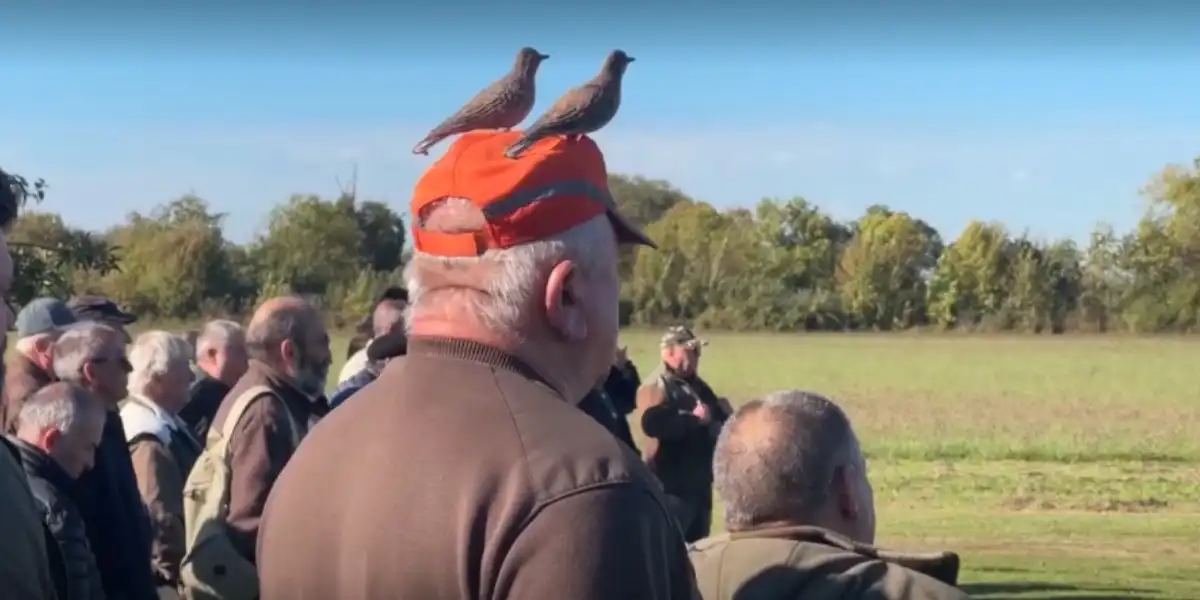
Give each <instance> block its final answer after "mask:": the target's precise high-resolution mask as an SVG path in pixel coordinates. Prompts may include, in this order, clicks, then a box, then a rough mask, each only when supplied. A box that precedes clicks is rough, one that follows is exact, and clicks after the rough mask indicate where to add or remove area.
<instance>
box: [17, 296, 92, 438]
mask: <svg viewBox="0 0 1200 600" xmlns="http://www.w3.org/2000/svg"><path fill="white" fill-rule="evenodd" d="M76 320H77V319H76V318H75V314H74V313H72V312H71V309H70V308H67V305H66V304H65V303H64V302H63V301H62V300H56V299H54V298H38V299H37V300H34V301H32V302H30V303H29V304H26V305H25V306H24V307H23V308H22V309H21V312H19V313H17V344H16V346H17V348H16V350H17V351H16V352H14V353H13V354H12V355H11V356H9V357H8V359H7V361H6V362H7V363H8V364H7V366H6V367H5V372H6V377H5V380H4V394H3V396H4V401H3V404H0V422H2V423H3V426H4V431H5V432H7V433H12V432H14V431H16V427H17V415H19V414H20V413H21V404H22V403H24V402H25V399H26V398H28V397H29V396H30V395H31V394H33V393H34V392H36V391H38V390H39V389H41V388H42V387H45V386H46V385H48V384H49V383H51V382H52V381H54V373H53V369H52V368H51V364H50V363H51V362H52V360H53V356H54V342H55V340H57V339H58V336H59V334H61V333H62V331H63V329H64V328H66V327H69V326H70V325H73V324H74V323H75V322H76Z"/></svg>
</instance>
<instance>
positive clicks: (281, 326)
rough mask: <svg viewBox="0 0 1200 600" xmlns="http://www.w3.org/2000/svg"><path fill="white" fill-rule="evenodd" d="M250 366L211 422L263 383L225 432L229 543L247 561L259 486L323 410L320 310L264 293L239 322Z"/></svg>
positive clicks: (270, 479)
mask: <svg viewBox="0 0 1200 600" xmlns="http://www.w3.org/2000/svg"><path fill="white" fill-rule="evenodd" d="M246 348H247V351H248V353H249V356H250V368H249V369H248V370H247V371H246V374H245V375H243V376H242V378H241V379H240V380H238V382H237V384H236V385H234V386H233V389H231V390H230V391H229V393H228V394H227V395H226V396H225V400H224V401H223V402H222V403H221V407H220V408H219V409H218V410H217V414H216V416H215V418H214V419H213V423H212V427H213V428H215V429H216V430H217V431H221V430H222V428H223V427H224V424H225V419H226V418H227V417H228V416H229V413H230V410H231V409H232V408H233V407H234V405H235V404H236V403H237V401H238V399H239V398H241V397H242V395H243V394H246V393H248V392H252V388H256V387H259V386H265V388H266V389H269V390H270V391H269V393H265V394H262V395H258V396H255V397H254V398H252V399H251V400H250V403H249V404H248V405H246V406H245V410H244V411H243V412H242V413H241V415H240V418H239V419H237V421H236V426H235V427H234V428H233V435H232V436H231V437H230V438H229V457H230V458H229V461H230V462H229V469H230V480H229V488H228V489H229V516H228V519H227V521H226V527H227V533H228V537H229V539H230V541H231V542H232V543H233V546H234V548H235V549H236V550H237V551H238V553H239V554H240V555H241V556H242V558H244V559H246V560H247V561H249V562H250V563H254V562H255V541H256V540H257V538H258V529H259V520H260V518H261V517H262V510H263V506H264V505H265V504H266V501H267V494H268V493H270V491H271V487H272V486H273V485H274V484H275V479H276V478H277V477H278V476H279V472H280V471H282V470H283V467H284V465H285V464H287V462H288V460H289V459H290V458H291V456H292V453H294V452H295V451H296V448H297V447H298V446H299V444H300V440H301V439H303V438H304V436H305V435H306V434H307V433H308V429H309V427H311V426H312V425H313V424H314V423H315V422H316V420H317V419H318V418H320V417H321V416H323V415H324V414H325V413H326V412H328V407H327V406H325V405H324V403H323V396H322V391H323V390H324V388H325V378H326V376H327V375H328V373H329V364H330V355H329V334H328V333H327V332H326V330H325V323H324V321H323V320H322V318H321V314H320V313H319V312H317V310H316V309H315V308H313V306H312V305H310V304H309V303H307V302H305V301H304V300H302V299H300V298H296V297H281V298H273V299H271V300H267V301H266V302H264V303H263V304H262V306H260V307H259V308H258V310H257V311H256V312H255V313H254V316H253V318H251V320H250V326H249V327H247V329H246Z"/></svg>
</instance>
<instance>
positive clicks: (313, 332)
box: [246, 296, 330, 395]
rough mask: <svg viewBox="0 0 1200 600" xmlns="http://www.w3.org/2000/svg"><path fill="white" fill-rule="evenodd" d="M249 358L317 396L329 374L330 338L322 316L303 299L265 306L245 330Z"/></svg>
mask: <svg viewBox="0 0 1200 600" xmlns="http://www.w3.org/2000/svg"><path fill="white" fill-rule="evenodd" d="M246 351H247V354H248V355H249V356H250V358H252V359H254V360H257V361H260V362H263V363H265V364H267V365H268V366H270V367H272V368H273V369H275V370H277V371H279V372H281V373H283V374H286V375H288V376H290V377H292V378H293V379H294V380H295V382H296V384H297V387H300V388H301V389H302V390H303V391H305V392H306V393H309V394H312V395H315V394H318V393H320V392H321V391H323V389H324V386H325V377H326V375H327V374H328V372H329V363H330V356H329V334H328V333H327V332H326V330H325V323H324V321H323V320H322V318H321V314H320V313H319V312H318V311H317V309H316V308H314V307H313V306H312V305H311V304H309V303H308V302H307V301H305V300H304V299H303V298H298V297H295V296H282V297H279V298H272V299H270V300H267V301H266V302H263V304H262V305H261V306H259V307H258V310H257V311H255V312H254V316H253V317H252V318H251V319H250V325H249V326H248V327H246Z"/></svg>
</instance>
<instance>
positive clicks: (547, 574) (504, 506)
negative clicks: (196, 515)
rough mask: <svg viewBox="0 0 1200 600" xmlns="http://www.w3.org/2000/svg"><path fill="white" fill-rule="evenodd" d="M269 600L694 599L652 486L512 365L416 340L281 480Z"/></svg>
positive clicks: (681, 553) (265, 599)
mask: <svg viewBox="0 0 1200 600" xmlns="http://www.w3.org/2000/svg"><path fill="white" fill-rule="evenodd" d="M258 544H259V547H258V548H259V549H258V568H259V575H260V577H261V579H262V587H261V593H262V596H261V597H262V600H303V599H311V600H326V599H328V598H338V599H339V600H389V599H397V600H398V599H402V598H425V599H429V600H436V599H439V598H481V599H483V598H487V599H492V600H501V599H513V600H516V599H524V600H547V599H551V598H570V599H571V600H593V599H594V600H600V599H604V600H609V599H614V598H630V599H633V598H636V599H638V600H691V599H693V598H694V594H695V580H694V577H693V575H692V570H691V566H690V564H689V562H688V559H687V553H686V548H685V546H684V544H683V539H682V535H681V534H680V532H679V530H678V528H677V527H676V526H675V525H674V524H673V522H672V520H671V516H670V515H669V513H668V512H667V509H666V508H665V502H664V499H663V496H662V495H661V493H660V492H659V490H658V486H657V482H656V481H655V480H654V478H653V476H652V475H651V474H650V473H649V471H647V470H646V468H645V467H644V466H643V465H642V464H641V461H640V460H639V459H638V457H637V456H636V455H634V454H633V453H632V452H631V451H630V450H629V448H627V447H625V446H624V445H623V444H622V443H621V442H620V441H618V440H617V439H616V438H614V437H613V436H612V435H610V434H609V433H608V432H607V431H605V430H604V428H603V427H601V426H600V425H599V424H597V423H596V422H595V421H593V420H592V419H591V418H589V417H588V416H587V415H586V414H584V413H583V412H582V411H580V410H579V409H577V408H576V407H575V406H574V404H573V403H571V402H567V401H564V400H563V398H562V397H561V396H560V395H559V394H558V393H557V392H555V390H553V389H552V388H551V387H550V386H548V385H547V384H546V383H545V382H544V380H543V379H542V378H541V377H539V376H538V375H537V374H536V373H534V372H533V371H532V370H531V369H530V368H529V367H528V366H526V365H525V364H523V363H522V362H521V361H519V360H518V359H516V358H514V357H513V356H510V355H508V354H505V353H504V352H501V351H499V350H496V349H494V348H490V347H487V346H483V345H481V344H477V343H474V342H468V341H464V340H452V339H446V338H413V339H412V340H410V342H409V352H408V355H407V357H405V358H402V359H398V360H395V361H392V362H391V363H389V365H388V366H387V368H386V369H385V370H384V371H383V373H382V374H381V375H380V377H379V379H377V380H376V382H375V383H374V384H372V385H370V386H368V387H366V388H364V389H363V390H362V391H361V392H359V394H358V396H357V397H356V398H355V401H354V402H350V403H347V404H346V405H345V406H343V407H341V408H339V409H338V410H336V411H334V412H333V413H331V414H330V416H329V417H328V418H326V419H325V420H324V421H323V422H322V423H321V426H320V427H318V428H316V429H315V430H314V431H313V432H312V433H311V435H310V436H309V437H308V438H306V440H305V442H304V444H303V445H302V446H301V447H300V450H299V451H298V452H297V453H296V455H295V456H293V457H292V461H291V462H290V463H289V464H288V467H287V469H286V470H285V471H284V473H283V475H281V476H280V478H279V480H278V481H277V482H276V486H275V491H274V493H273V494H272V495H271V499H270V502H269V503H268V506H267V510H266V513H265V515H264V517H263V521H262V526H261V529H260V534H259V540H258Z"/></svg>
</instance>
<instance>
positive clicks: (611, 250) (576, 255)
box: [404, 198, 618, 333]
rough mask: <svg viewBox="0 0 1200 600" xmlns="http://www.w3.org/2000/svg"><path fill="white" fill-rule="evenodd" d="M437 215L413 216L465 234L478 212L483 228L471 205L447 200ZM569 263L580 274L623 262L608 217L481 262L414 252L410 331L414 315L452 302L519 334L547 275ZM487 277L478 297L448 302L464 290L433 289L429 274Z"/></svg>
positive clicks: (408, 278)
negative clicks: (466, 223)
mask: <svg viewBox="0 0 1200 600" xmlns="http://www.w3.org/2000/svg"><path fill="white" fill-rule="evenodd" d="M432 213H433V214H430V215H428V216H426V215H413V218H422V219H426V220H428V221H429V223H428V224H427V225H426V227H427V228H428V229H430V230H434V231H443V232H462V231H470V230H472V229H476V228H477V227H470V226H463V225H464V224H463V223H462V222H463V221H469V220H471V219H470V214H469V213H474V215H475V216H474V219H475V220H476V224H477V225H481V224H482V216H479V209H478V207H476V206H475V205H474V204H473V203H471V202H470V201H469V200H463V199H461V198H448V199H446V200H444V201H443V202H442V203H441V204H439V205H437V206H436V207H435V208H434V209H433V211H432ZM438 213H444V214H446V215H447V216H446V217H444V218H443V219H442V220H443V221H451V222H452V223H447V225H448V226H446V227H439V226H438V225H437V223H434V222H433V221H435V220H436V219H437V217H441V215H439V214H438ZM566 258H570V259H572V260H575V261H577V262H578V264H579V269H580V271H581V272H583V273H585V274H587V273H590V272H591V271H593V270H594V269H595V268H597V267H600V266H603V265H609V264H612V265H615V264H616V262H617V260H618V255H617V243H616V237H615V234H614V233H613V229H612V224H611V223H610V221H609V220H608V217H607V216H605V215H600V216H598V217H595V218H592V219H589V220H588V221H585V222H583V223H582V224H580V225H577V226H575V227H573V228H571V229H569V230H567V231H566V232H564V233H562V234H559V235H557V236H554V237H551V238H550V239H546V240H539V241H536V242H530V243H527V244H521V245H519V246H514V247H512V248H506V249H503V250H488V251H487V252H486V253H484V254H483V256H479V257H465V258H464V257H453V258H446V257H441V256H432V255H428V254H425V253H422V252H417V251H414V252H413V256H412V259H411V260H409V261H408V264H407V265H406V266H405V268H404V281H405V287H407V288H408V295H409V301H410V304H409V306H408V311H407V315H406V318H405V324H406V327H408V326H411V325H412V322H413V316H414V315H418V314H421V313H424V312H431V311H439V312H440V311H444V310H445V308H446V305H447V304H449V303H450V302H448V300H451V301H457V302H458V303H465V306H463V307H462V309H463V311H464V312H467V313H470V314H474V315H478V318H479V320H480V322H481V323H482V324H483V325H484V326H485V327H487V328H489V329H491V330H494V331H501V332H505V333H518V332H519V331H520V330H521V329H522V328H523V326H524V325H525V323H526V321H527V319H528V318H529V315H528V314H527V313H528V311H529V307H530V306H531V305H532V304H533V298H534V297H535V295H536V294H537V292H538V287H539V286H540V285H543V284H544V283H545V277H546V274H545V272H544V271H545V270H546V268H547V267H549V266H550V265H553V264H554V263H556V262H558V261H561V260H563V259H566ZM479 267H483V268H482V269H479V270H478V273H480V274H481V275H483V277H482V280H480V281H478V284H479V285H478V288H477V289H478V291H479V293H468V294H462V295H460V296H451V297H449V298H448V297H447V296H446V294H444V293H442V292H448V291H462V290H463V288H461V287H455V286H450V285H447V286H438V287H437V288H432V289H431V287H430V285H429V283H428V282H426V281H425V275H426V274H427V273H430V272H433V273H438V272H441V273H453V272H456V271H457V272H458V273H464V274H465V273H467V272H469V271H470V270H473V269H477V268H479Z"/></svg>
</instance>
